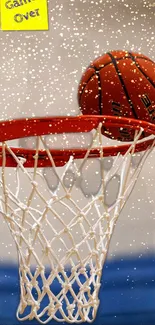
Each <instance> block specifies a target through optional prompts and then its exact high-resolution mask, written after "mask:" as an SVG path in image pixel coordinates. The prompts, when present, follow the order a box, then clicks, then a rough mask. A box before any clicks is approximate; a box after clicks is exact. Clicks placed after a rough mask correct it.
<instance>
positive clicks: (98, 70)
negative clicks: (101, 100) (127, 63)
mask: <svg viewBox="0 0 155 325" xmlns="http://www.w3.org/2000/svg"><path fill="white" fill-rule="evenodd" d="M106 54H108V53H106ZM133 58H136V59H142V60H145V61H148V62H151V63H154V62H153V61H152V60H150V59H146V58H144V57H140V56H135V57H134V56H133ZM124 59H131V57H130V56H126V57H123V58H119V59H117V61H121V60H124ZM111 63H112V62H108V63H106V64H105V65H104V67H101V68H99V69H97V67H95V66H93V65H92V66H91V65H89V66H88V67H87V69H86V70H88V69H94V70H95V71H94V73H93V75H91V77H90V78H89V79H88V80H87V82H86V84H85V85H84V86H83V87H82V90H81V94H80V96H79V104H80V101H81V97H82V95H83V92H84V90H85V87H86V86H87V83H88V82H89V81H90V80H91V79H92V78H93V77H94V75H96V73H97V72H100V70H102V69H104V68H105V67H107V66H108V65H109V64H111Z"/></svg>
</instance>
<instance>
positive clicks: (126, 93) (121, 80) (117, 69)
mask: <svg viewBox="0 0 155 325" xmlns="http://www.w3.org/2000/svg"><path fill="white" fill-rule="evenodd" d="M107 54H108V55H109V56H110V58H111V60H112V63H113V65H114V68H115V70H116V73H117V75H118V78H119V80H120V83H121V85H122V88H123V91H124V94H125V96H126V98H127V101H128V103H129V106H130V108H131V109H132V113H133V115H134V117H135V118H137V119H138V116H137V113H136V111H135V108H134V105H133V103H132V100H131V99H130V96H129V94H128V91H127V88H126V86H125V83H124V80H123V78H122V75H121V73H120V70H119V68H118V65H117V62H116V60H115V58H114V56H113V55H112V54H111V53H107Z"/></svg>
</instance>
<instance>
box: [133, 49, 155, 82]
mask: <svg viewBox="0 0 155 325" xmlns="http://www.w3.org/2000/svg"><path fill="white" fill-rule="evenodd" d="M129 54H130V57H131V60H132V61H133V62H134V63H135V64H136V67H137V69H138V70H139V71H140V72H141V73H142V75H143V76H144V77H145V78H146V79H147V80H148V81H149V83H150V84H151V85H152V86H153V87H154V88H155V84H154V83H153V81H152V80H151V79H150V78H149V77H148V76H147V74H146V73H145V72H144V71H143V70H142V68H141V66H140V64H139V63H138V62H137V61H136V59H135V57H134V56H133V55H132V53H130V52H129Z"/></svg>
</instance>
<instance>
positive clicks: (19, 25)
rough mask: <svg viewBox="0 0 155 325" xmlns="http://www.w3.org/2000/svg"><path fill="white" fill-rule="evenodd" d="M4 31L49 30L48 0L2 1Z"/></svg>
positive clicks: (0, 0) (2, 26)
mask: <svg viewBox="0 0 155 325" xmlns="http://www.w3.org/2000/svg"><path fill="white" fill-rule="evenodd" d="M0 4H1V10H0V11H1V29H2V30H7V31H8V30H48V5H47V0H0Z"/></svg>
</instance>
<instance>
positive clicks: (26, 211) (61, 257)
mask: <svg viewBox="0 0 155 325" xmlns="http://www.w3.org/2000/svg"><path fill="white" fill-rule="evenodd" d="M103 126H104V127H105V128H107V129H108V128H111V127H112V128H117V129H121V128H123V129H128V130H130V131H131V130H132V131H134V134H135V135H134V139H133V141H132V142H131V143H126V144H121V145H120V143H117V144H116V141H115V144H114V145H113V146H105V145H104V140H105V137H103V135H102V128H103ZM88 132H92V139H91V141H90V143H89V144H88V146H84V147H83V145H82V143H80V147H79V148H74V147H72V148H68V147H67V146H66V148H61V149H57V148H51V147H49V145H47V141H46V136H49V135H54V137H56V136H57V135H58V134H62V135H63V136H64V135H65V134H68V133H69V134H71V133H77V134H82V133H83V136H84V135H85V134H86V133H88ZM144 133H145V134H147V135H148V136H152V137H149V138H145V139H143V138H142V136H143V134H144ZM154 135H155V125H153V124H151V123H148V122H145V121H139V120H134V119H127V118H121V117H111V116H78V117H51V118H30V119H22V120H9V121H3V122H0V141H1V143H2V145H1V147H0V165H1V177H0V184H1V186H0V189H1V193H0V212H1V213H2V215H3V217H4V219H5V220H6V222H7V224H8V226H9V229H10V231H11V233H12V236H13V238H14V240H15V243H16V246H17V251H18V256H19V277H20V286H21V296H20V304H19V307H18V310H17V318H18V319H20V320H32V319H34V318H35V319H37V320H38V321H39V322H40V323H42V324H45V323H47V322H49V321H50V320H52V319H54V320H55V321H59V322H64V321H65V322H68V323H81V322H92V321H93V320H94V319H95V317H96V313H97V310H98V306H99V299H98V293H99V288H100V280H101V274H102V268H103V265H104V262H105V259H106V256H107V252H108V248H109V244H110V240H111V237H112V234H113V231H114V228H115V225H116V221H117V219H118V217H119V215H120V212H121V211H122V209H123V207H124V205H125V203H126V201H127V199H128V197H129V195H130V194H131V192H132V190H133V188H134V185H135V184H136V181H137V178H138V176H139V174H140V172H141V169H142V167H143V165H144V163H145V161H146V159H147V157H148V155H149V154H150V152H151V151H152V150H153V148H154V144H155V137H154ZM26 137H35V142H34V143H35V146H36V148H35V149H34V143H33V146H32V147H33V149H29V148H17V147H13V146H12V145H11V140H16V139H21V138H26ZM56 143H57V139H56ZM118 144H119V145H118ZM137 152H141V157H140V160H139V161H138V165H137V166H136V168H135V169H134V168H133V164H132V157H133V156H134V155H135V154H136V153H137ZM106 157H109V158H111V157H113V163H111V161H110V163H109V167H108V165H105V164H104V159H105V158H106ZM91 159H92V161H93V160H95V159H97V164H96V166H98V165H99V168H100V174H99V175H100V177H99V178H100V182H99V185H98V187H97V190H96V191H94V192H92V193H90V192H87V191H84V184H85V183H87V187H88V188H89V184H88V182H86V179H85V173H84V166H86V164H87V163H89V161H90V160H91ZM10 168H11V177H10ZM50 175H51V176H50ZM97 175H98V174H97V173H96V177H98V176H97ZM50 177H51V182H52V181H53V182H54V180H55V185H54V184H51V183H50ZM111 180H112V181H117V182H118V189H117V197H116V198H114V199H113V200H112V202H111V203H109V201H108V198H107V189H108V186H109V183H110V181H111ZM11 182H12V185H11ZM81 184H82V185H81ZM83 193H84V195H83Z"/></svg>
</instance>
